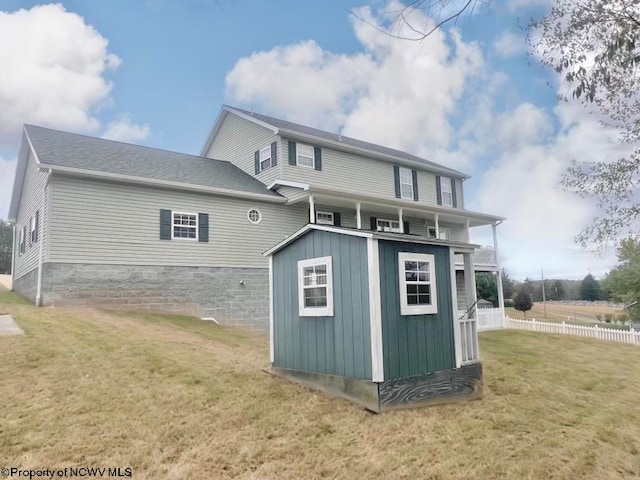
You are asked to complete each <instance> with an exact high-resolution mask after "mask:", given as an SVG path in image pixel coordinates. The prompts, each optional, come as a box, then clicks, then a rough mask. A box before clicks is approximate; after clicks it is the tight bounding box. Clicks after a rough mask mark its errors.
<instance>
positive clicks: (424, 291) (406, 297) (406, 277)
mask: <svg viewBox="0 0 640 480" xmlns="http://www.w3.org/2000/svg"><path fill="white" fill-rule="evenodd" d="M435 275H436V270H435V255H433V254H430V253H411V252H399V253H398V276H399V283H398V287H399V294H400V313H401V315H431V314H435V313H438V297H437V294H436V277H435Z"/></svg>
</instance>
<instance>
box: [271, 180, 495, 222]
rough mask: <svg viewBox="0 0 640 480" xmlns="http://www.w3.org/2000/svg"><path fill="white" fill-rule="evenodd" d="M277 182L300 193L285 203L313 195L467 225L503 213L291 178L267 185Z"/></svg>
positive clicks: (334, 202)
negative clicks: (441, 204) (335, 187)
mask: <svg viewBox="0 0 640 480" xmlns="http://www.w3.org/2000/svg"><path fill="white" fill-rule="evenodd" d="M279 186H291V187H294V188H300V190H301V193H302V194H301V195H300V196H296V198H295V200H291V201H289V202H287V203H291V204H293V203H299V202H301V201H308V198H309V197H310V196H313V197H314V200H315V203H316V204H322V205H327V206H336V207H347V208H353V209H354V210H355V204H356V203H358V202H359V203H361V205H362V208H363V210H367V209H368V210H373V211H376V212H380V213H387V212H385V209H386V210H388V211H389V212H395V211H397V210H398V209H399V208H401V209H402V210H403V211H404V213H405V215H406V216H416V217H419V218H432V217H433V216H434V215H436V214H437V215H439V216H440V219H441V220H444V221H450V222H452V223H460V224H466V221H467V219H469V226H470V227H480V226H484V225H493V224H499V223H502V222H503V221H504V220H505V217H499V216H496V215H489V214H486V213H480V212H474V211H472V210H465V209H459V208H453V207H446V206H440V205H429V206H425V205H421V204H416V202H414V201H412V200H403V199H395V198H394V199H390V198H388V197H383V196H376V195H362V194H356V193H351V192H345V191H341V190H333V189H326V188H318V187H313V186H311V185H308V184H298V183H295V182H282V184H281V183H280V182H278V181H275V182H273V183H272V184H271V185H269V187H268V188H270V189H272V190H277V189H278V187H279Z"/></svg>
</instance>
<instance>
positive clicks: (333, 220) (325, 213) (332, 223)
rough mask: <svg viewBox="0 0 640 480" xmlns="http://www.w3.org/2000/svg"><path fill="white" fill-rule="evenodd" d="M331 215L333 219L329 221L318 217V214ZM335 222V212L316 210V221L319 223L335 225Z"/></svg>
mask: <svg viewBox="0 0 640 480" xmlns="http://www.w3.org/2000/svg"><path fill="white" fill-rule="evenodd" d="M320 214H322V215H329V216H330V217H331V221H330V222H329V221H328V220H320V219H318V215H320ZM334 222H335V218H333V212H322V211H316V223H317V224H318V225H334Z"/></svg>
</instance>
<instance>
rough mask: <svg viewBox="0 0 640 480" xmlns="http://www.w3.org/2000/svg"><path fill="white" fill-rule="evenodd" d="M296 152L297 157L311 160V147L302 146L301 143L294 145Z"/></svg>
mask: <svg viewBox="0 0 640 480" xmlns="http://www.w3.org/2000/svg"><path fill="white" fill-rule="evenodd" d="M296 147H297V148H296V150H297V152H298V156H303V157H311V158H313V147H312V146H310V145H303V144H301V143H298V144H297V145H296Z"/></svg>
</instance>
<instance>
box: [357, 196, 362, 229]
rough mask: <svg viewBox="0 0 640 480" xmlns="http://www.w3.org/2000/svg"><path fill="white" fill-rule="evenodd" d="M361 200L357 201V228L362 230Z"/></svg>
mask: <svg viewBox="0 0 640 480" xmlns="http://www.w3.org/2000/svg"><path fill="white" fill-rule="evenodd" d="M360 208H361V205H360V202H358V203H356V228H357V229H358V230H362V214H361V212H360Z"/></svg>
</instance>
